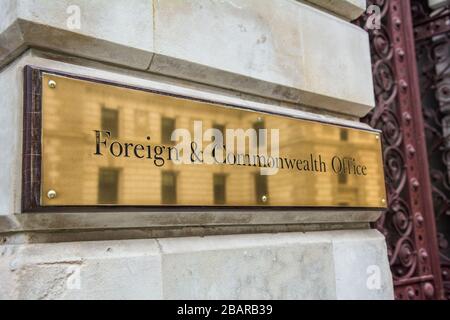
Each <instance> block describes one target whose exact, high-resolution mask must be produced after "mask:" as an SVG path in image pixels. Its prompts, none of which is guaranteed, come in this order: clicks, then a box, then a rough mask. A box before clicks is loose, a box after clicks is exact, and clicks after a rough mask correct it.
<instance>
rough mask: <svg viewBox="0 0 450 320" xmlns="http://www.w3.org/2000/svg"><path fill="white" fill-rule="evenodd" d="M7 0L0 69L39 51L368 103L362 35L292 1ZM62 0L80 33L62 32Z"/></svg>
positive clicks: (342, 108)
mask: <svg viewBox="0 0 450 320" xmlns="http://www.w3.org/2000/svg"><path fill="white" fill-rule="evenodd" d="M7 1H8V2H7V4H9V5H10V6H11V8H9V9H8V10H4V11H0V21H2V20H3V21H6V23H3V24H2V25H0V27H1V28H3V29H0V66H2V65H3V66H4V65H5V64H6V63H9V62H10V61H11V60H13V59H14V58H16V57H17V56H18V55H19V54H20V53H22V52H23V51H24V50H26V49H27V48H29V47H34V48H36V47H38V48H41V49H45V50H50V51H56V52H60V53H64V54H66V55H69V56H78V57H84V58H88V59H92V60H96V61H101V62H106V63H110V64H115V65H120V66H125V67H127V68H133V69H138V70H147V71H149V72H155V73H160V74H164V75H169V76H173V77H178V78H183V79H187V80H191V81H195V82H199V83H205V84H211V85H215V86H220V87H224V88H229V89H233V90H236V91H240V92H246V93H251V94H255V95H260V96H263V97H268V98H272V99H277V100H279V101H285V102H291V103H295V104H304V105H309V106H312V107H316V108H322V109H325V110H331V111H335V112H339V113H343V114H349V115H353V116H358V117H361V116H364V115H365V114H366V113H367V112H369V111H370V109H371V108H373V106H374V105H375V99H374V95H373V84H372V74H371V67H370V65H371V64H370V49H369V42H368V36H367V34H366V33H365V31H363V30H362V29H359V28H357V27H356V26H353V25H351V24H350V23H347V22H346V21H343V20H341V19H338V18H335V17H333V16H331V15H329V14H326V13H324V12H321V11H319V10H317V9H315V8H312V7H311V6H309V5H305V4H302V3H299V2H295V1H291V0H281V1H272V0H262V1H261V0H240V1H239V2H238V5H236V4H235V3H234V2H233V1H231V0H227V1H206V0H198V1H195V2H192V1H181V0H174V1H170V2H168V1H164V2H161V1H160V2H155V3H154V5H153V6H152V5H151V4H152V1H150V0H135V1H136V2H137V3H138V4H139V6H137V7H138V8H147V7H148V10H132V9H130V8H129V6H128V4H127V3H126V2H123V1H122V0H109V1H108V5H107V10H106V12H104V13H101V12H103V10H98V6H99V4H98V2H97V1H96V2H93V1H85V0H70V1H69V0H64V1H58V4H57V5H56V6H55V5H54V4H53V2H52V3H49V2H48V1H43V0H36V1H29V0H17V2H11V0H7ZM12 3H17V6H16V7H14V6H13V5H12ZM102 3H103V2H102ZM69 4H70V5H79V6H80V8H81V10H82V12H83V13H84V14H83V16H82V17H83V19H85V22H84V23H83V22H82V27H81V29H80V30H68V29H67V26H66V19H64V18H67V17H68V15H67V13H66V11H65V9H66V8H67V6H68V5H69ZM124 4H125V5H124ZM4 6H5V5H4ZM124 7H126V8H124ZM14 9H15V10H14ZM99 11H100V12H99ZM116 16H121V19H120V21H119V22H118V23H116V24H111V21H110V20H111V17H116ZM10 21H14V22H11V23H12V24H9V25H7V24H8V23H9V22H10ZM112 25H113V26H114V29H111V28H112ZM130 30H133V32H130ZM135 30H140V31H139V32H138V33H136V32H135ZM206 30H207V31H208V32H205V31H206ZM138 40H139V41H138ZM331 53H332V57H331V56H330V55H331ZM319 75H320V76H319Z"/></svg>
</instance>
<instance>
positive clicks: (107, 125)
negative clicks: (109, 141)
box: [102, 107, 119, 138]
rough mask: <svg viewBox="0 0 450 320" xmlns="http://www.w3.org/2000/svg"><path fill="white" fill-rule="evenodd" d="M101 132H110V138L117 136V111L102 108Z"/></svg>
mask: <svg viewBox="0 0 450 320" xmlns="http://www.w3.org/2000/svg"><path fill="white" fill-rule="evenodd" d="M102 130H107V131H110V132H111V138H117V137H118V136H119V110H117V109H111V108H106V107H102Z"/></svg>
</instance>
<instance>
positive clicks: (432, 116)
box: [413, 1, 450, 300]
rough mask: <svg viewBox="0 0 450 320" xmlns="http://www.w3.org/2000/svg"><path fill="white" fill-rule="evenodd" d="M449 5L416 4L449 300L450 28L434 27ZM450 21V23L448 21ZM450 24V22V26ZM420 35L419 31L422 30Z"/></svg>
mask: <svg viewBox="0 0 450 320" xmlns="http://www.w3.org/2000/svg"><path fill="white" fill-rule="evenodd" d="M449 14H450V5H448V6H446V7H443V8H440V9H437V10H431V9H430V8H428V7H427V6H426V4H424V3H423V2H419V1H415V2H414V6H413V17H414V22H415V25H416V26H420V28H421V30H428V31H427V32H425V33H424V34H422V35H421V34H418V32H417V31H416V34H415V36H416V50H417V53H418V54H417V56H418V67H419V71H421V72H420V74H419V79H420V85H421V93H422V94H421V95H422V110H423V114H424V120H425V132H426V137H427V150H428V160H429V163H430V177H431V184H432V195H433V205H434V215H435V220H436V227H437V231H438V245H439V254H440V259H441V270H442V281H443V286H444V292H445V298H446V299H448V300H450V246H449V239H450V29H447V31H445V32H444V30H443V29H444V28H435V26H436V21H442V20H447V21H449V20H448V17H449ZM449 22H450V21H449ZM449 24H450V23H449ZM415 29H416V30H417V27H416V28H415ZM419 32H420V30H419Z"/></svg>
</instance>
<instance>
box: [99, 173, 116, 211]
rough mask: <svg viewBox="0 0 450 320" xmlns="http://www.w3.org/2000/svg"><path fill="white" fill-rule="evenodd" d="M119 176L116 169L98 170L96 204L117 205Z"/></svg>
mask: <svg viewBox="0 0 450 320" xmlns="http://www.w3.org/2000/svg"><path fill="white" fill-rule="evenodd" d="M119 174H120V170H119V169H116V168H100V170H99V177H98V202H99V203H100V204H117V202H118V200H119Z"/></svg>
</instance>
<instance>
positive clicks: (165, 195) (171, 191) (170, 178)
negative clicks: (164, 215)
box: [161, 171, 177, 204]
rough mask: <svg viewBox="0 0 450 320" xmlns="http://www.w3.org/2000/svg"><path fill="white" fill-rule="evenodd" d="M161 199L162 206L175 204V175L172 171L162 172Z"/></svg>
mask: <svg viewBox="0 0 450 320" xmlns="http://www.w3.org/2000/svg"><path fill="white" fill-rule="evenodd" d="M161 197H162V199H161V200H162V203H163V204H176V203H177V175H176V173H175V172H174V171H163V172H162V181H161Z"/></svg>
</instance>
